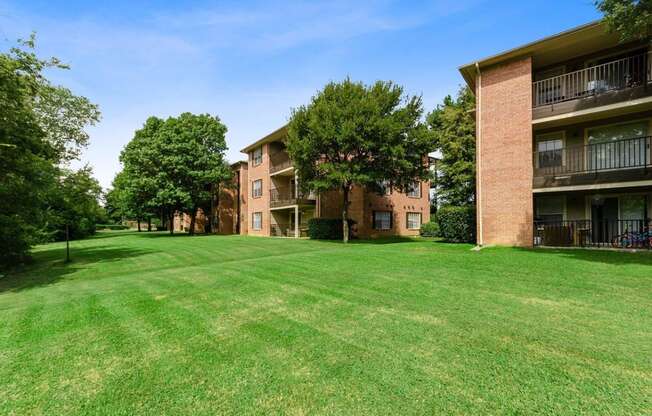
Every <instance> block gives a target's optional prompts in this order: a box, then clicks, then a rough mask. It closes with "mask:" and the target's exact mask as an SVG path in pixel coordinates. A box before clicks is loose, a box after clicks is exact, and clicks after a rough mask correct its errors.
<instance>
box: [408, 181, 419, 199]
mask: <svg viewBox="0 0 652 416" xmlns="http://www.w3.org/2000/svg"><path fill="white" fill-rule="evenodd" d="M407 196H409V197H411V198H421V183H420V182H414V183H412V184H411V185H410V187H409V188H408V191H407Z"/></svg>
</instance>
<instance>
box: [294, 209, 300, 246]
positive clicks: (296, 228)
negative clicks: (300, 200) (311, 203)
mask: <svg viewBox="0 0 652 416" xmlns="http://www.w3.org/2000/svg"><path fill="white" fill-rule="evenodd" d="M294 238H299V206H298V205H296V206H295V207H294Z"/></svg>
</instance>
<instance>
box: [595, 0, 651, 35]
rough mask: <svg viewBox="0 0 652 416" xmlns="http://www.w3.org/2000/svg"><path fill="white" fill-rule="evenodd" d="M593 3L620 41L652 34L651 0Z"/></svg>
mask: <svg viewBox="0 0 652 416" xmlns="http://www.w3.org/2000/svg"><path fill="white" fill-rule="evenodd" d="M595 5H596V7H597V8H598V10H600V11H601V12H602V13H604V17H605V20H606V21H607V24H608V25H609V28H610V30H612V31H613V32H616V33H618V34H619V35H620V39H621V41H623V42H627V41H632V40H638V39H647V38H649V37H650V36H651V35H652V0H598V1H596V2H595Z"/></svg>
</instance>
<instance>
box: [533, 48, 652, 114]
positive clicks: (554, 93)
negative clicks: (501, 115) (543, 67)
mask: <svg viewBox="0 0 652 416" xmlns="http://www.w3.org/2000/svg"><path fill="white" fill-rule="evenodd" d="M650 72H651V69H650V59H649V53H647V52H646V53H642V54H638V55H633V56H628V57H626V58H622V59H618V60H615V61H611V62H607V63H604V64H600V65H595V66H592V67H589V68H584V69H580V70H579V71H573V72H569V73H567V74H562V75H559V76H556V77H552V78H547V79H544V80H541V81H536V82H533V83H532V96H533V100H534V103H533V105H534V107H541V106H544V105H549V104H556V103H560V102H564V101H570V100H575V99H578V98H584V97H590V96H594V95H596V94H600V93H603V92H607V91H613V90H622V89H625V88H633V87H637V86H641V85H644V84H645V83H647V82H650V80H651V79H652V78H651V77H650V75H651V73H650Z"/></svg>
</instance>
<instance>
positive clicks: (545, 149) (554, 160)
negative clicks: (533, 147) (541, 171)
mask: <svg viewBox="0 0 652 416" xmlns="http://www.w3.org/2000/svg"><path fill="white" fill-rule="evenodd" d="M563 152H564V133H563V132H558V133H550V134H546V135H542V136H539V137H537V162H538V163H539V168H551V167H555V166H561V165H562V164H563V158H564V153H563Z"/></svg>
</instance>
